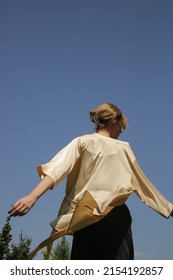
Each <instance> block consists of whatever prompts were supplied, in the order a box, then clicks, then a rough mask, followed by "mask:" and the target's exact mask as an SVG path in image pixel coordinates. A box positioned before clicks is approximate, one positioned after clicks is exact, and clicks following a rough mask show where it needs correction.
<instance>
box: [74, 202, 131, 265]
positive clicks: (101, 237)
mask: <svg viewBox="0 0 173 280" xmlns="http://www.w3.org/2000/svg"><path fill="white" fill-rule="evenodd" d="M131 223H132V218H131V215H130V212H129V209H128V207H127V206H126V205H125V204H123V205H121V206H117V207H114V209H113V210H111V212H110V213H109V214H108V215H107V216H106V217H105V218H103V219H102V220H100V221H99V222H96V223H95V224H92V225H90V226H87V227H86V228H83V229H81V230H78V231H76V232H75V233H74V237H73V243H72V253H71V259H72V260H133V259H134V249H133V239H132V232H131Z"/></svg>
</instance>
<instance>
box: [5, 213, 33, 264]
mask: <svg viewBox="0 0 173 280" xmlns="http://www.w3.org/2000/svg"><path fill="white" fill-rule="evenodd" d="M10 219H11V217H10V216H8V217H7V219H6V223H5V224H4V226H3V228H2V231H1V233H0V260H3V259H7V260H27V259H28V256H29V254H30V245H31V242H32V240H31V238H29V237H27V235H26V236H23V234H22V232H21V233H20V234H19V243H18V244H14V243H11V241H12V238H13V236H12V235H11V233H10V232H11V225H10Z"/></svg>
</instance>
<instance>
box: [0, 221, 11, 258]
mask: <svg viewBox="0 0 173 280" xmlns="http://www.w3.org/2000/svg"><path fill="white" fill-rule="evenodd" d="M10 219H11V217H10V216H8V217H7V219H6V223H5V225H4V226H3V228H2V231H1V233H0V260H3V259H8V256H9V253H10V242H11V240H12V235H11V234H10V232H11V225H10Z"/></svg>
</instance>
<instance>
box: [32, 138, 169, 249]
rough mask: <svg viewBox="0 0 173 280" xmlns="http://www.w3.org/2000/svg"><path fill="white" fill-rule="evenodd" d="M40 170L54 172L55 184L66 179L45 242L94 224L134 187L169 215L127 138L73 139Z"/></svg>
mask: <svg viewBox="0 0 173 280" xmlns="http://www.w3.org/2000/svg"><path fill="white" fill-rule="evenodd" d="M38 173H39V175H40V176H41V177H42V178H43V177H44V176H45V175H48V176H50V177H51V178H52V180H53V182H54V187H55V186H57V185H58V184H59V183H60V182H61V181H63V180H64V179H65V178H67V182H66V195H65V198H64V200H63V202H62V205H61V207H60V210H59V213H58V216H57V218H56V219H55V220H54V221H52V222H51V223H50V224H51V226H52V227H53V229H54V231H53V232H54V236H51V238H49V239H48V240H47V241H46V242H47V243H49V241H52V239H53V240H55V238H58V237H59V236H61V235H62V234H73V232H74V231H76V230H79V229H81V228H83V227H86V226H88V225H90V224H92V223H95V222H96V221H98V220H99V219H101V218H103V217H105V216H106V215H107V214H108V213H109V212H110V210H111V209H112V208H113V207H114V206H118V205H121V204H123V203H125V201H126V200H127V199H128V197H129V196H130V195H131V194H132V193H133V192H135V193H136V194H137V195H138V197H139V198H140V199H141V200H142V201H143V202H144V203H145V204H146V205H147V206H149V207H151V208H152V209H153V210H155V211H157V212H158V213H159V214H161V215H162V216H164V217H166V218H168V217H169V216H170V214H171V212H172V210H173V204H172V203H170V202H169V201H168V200H167V199H166V198H165V197H164V196H163V195H162V194H161V193H160V192H159V191H158V190H157V189H156V188H155V187H154V186H153V184H152V183H151V182H150V181H149V180H148V178H147V177H146V176H145V175H144V173H143V171H142V170H141V168H140V166H139V164H138V162H137V159H136V157H135V155H134V153H133V151H132V149H131V147H130V145H129V143H128V142H124V141H120V140H116V139H112V138H110V137H106V136H103V135H101V134H99V133H94V134H88V135H84V136H81V137H77V138H75V139H74V140H73V141H72V142H71V143H70V144H69V145H67V146H66V147H65V148H64V149H62V150H61V151H60V152H58V153H57V154H56V155H55V157H54V158H53V159H52V160H51V161H49V162H48V163H46V164H43V165H40V166H38ZM50 239H51V240H50ZM43 243H44V242H43ZM44 244H45V243H44ZM42 247H43V246H42ZM37 249H40V247H38V248H37Z"/></svg>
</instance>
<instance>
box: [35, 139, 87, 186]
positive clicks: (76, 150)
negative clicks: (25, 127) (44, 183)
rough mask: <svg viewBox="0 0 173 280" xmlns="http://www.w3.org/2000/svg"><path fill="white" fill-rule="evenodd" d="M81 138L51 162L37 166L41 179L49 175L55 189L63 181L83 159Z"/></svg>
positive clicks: (70, 144) (75, 140) (60, 152)
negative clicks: (81, 158)
mask: <svg viewBox="0 0 173 280" xmlns="http://www.w3.org/2000/svg"><path fill="white" fill-rule="evenodd" d="M81 153H82V147H81V141H80V138H79V137H77V138H75V139H74V140H73V141H72V142H70V143H69V144H68V145H67V146H66V147H65V148H63V149H62V150H61V151H59V152H58V153H57V154H56V155H55V156H54V157H53V158H52V159H51V160H50V161H49V162H47V163H45V164H42V165H39V166H37V170H38V173H39V175H40V177H41V178H44V176H45V175H48V176H49V177H50V178H51V179H52V180H53V182H54V187H55V186H56V185H58V184H59V183H60V182H61V181H63V180H64V179H65V178H66V177H67V176H68V174H69V173H70V172H71V171H72V169H73V168H74V166H75V164H76V162H78V160H79V159H80V157H81Z"/></svg>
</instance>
